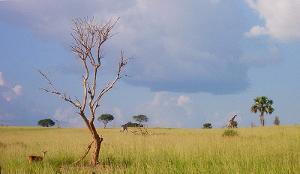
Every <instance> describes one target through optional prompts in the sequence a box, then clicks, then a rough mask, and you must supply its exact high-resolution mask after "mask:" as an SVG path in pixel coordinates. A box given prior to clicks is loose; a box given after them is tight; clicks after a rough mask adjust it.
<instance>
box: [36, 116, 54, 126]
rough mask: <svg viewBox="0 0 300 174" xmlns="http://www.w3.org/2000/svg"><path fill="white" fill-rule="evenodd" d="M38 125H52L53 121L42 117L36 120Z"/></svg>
mask: <svg viewBox="0 0 300 174" xmlns="http://www.w3.org/2000/svg"><path fill="white" fill-rule="evenodd" d="M38 125H39V126H42V127H52V126H54V125H55V122H54V121H53V120H51V119H50V118H48V119H42V120H40V121H38Z"/></svg>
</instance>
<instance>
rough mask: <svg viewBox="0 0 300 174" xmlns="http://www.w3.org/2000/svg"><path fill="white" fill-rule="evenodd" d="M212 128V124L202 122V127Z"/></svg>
mask: <svg viewBox="0 0 300 174" xmlns="http://www.w3.org/2000/svg"><path fill="white" fill-rule="evenodd" d="M211 128H212V124H211V123H204V124H203V129H211Z"/></svg>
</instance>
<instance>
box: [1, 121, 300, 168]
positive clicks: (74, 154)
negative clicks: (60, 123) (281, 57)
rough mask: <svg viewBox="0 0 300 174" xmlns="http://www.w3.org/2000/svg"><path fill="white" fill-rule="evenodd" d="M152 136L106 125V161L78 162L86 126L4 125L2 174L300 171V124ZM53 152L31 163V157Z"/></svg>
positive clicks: (162, 131)
mask: <svg viewBox="0 0 300 174" xmlns="http://www.w3.org/2000/svg"><path fill="white" fill-rule="evenodd" d="M150 131H151V133H152V135H148V136H142V135H133V134H132V133H130V132H128V133H122V132H120V129H105V130H104V129H100V130H99V132H100V133H101V134H102V135H103V137H104V141H103V143H102V149H101V154H100V155H101V156H100V158H101V165H99V166H98V167H96V168H93V167H91V166H89V161H88V160H89V156H88V157H87V159H86V161H85V163H83V164H81V165H79V166H74V165H72V162H74V161H75V160H76V159H78V158H79V157H80V156H81V155H82V153H83V152H84V150H85V148H86V146H87V145H88V144H89V142H90V137H89V136H90V135H89V133H88V132H87V130H86V129H79V128H35V127H0V166H1V167H2V174H3V173H4V174H14V173H17V174H23V173H26V174H27V173H38V174H46V173H68V174H69V173H84V174H86V173H92V172H95V173H153V174H156V173H163V174H165V173H229V174H231V173H254V174H257V173H270V174H276V173H284V174H287V173H300V126H287V127H285V126H283V127H281V126H280V127H265V128H239V129H237V131H238V134H239V135H238V136H235V137H223V136H222V133H223V132H224V129H211V130H205V129H150ZM43 150H47V151H48V153H47V155H46V158H45V159H44V161H43V162H37V163H34V164H29V163H28V161H27V156H28V155H32V154H36V155H41V151H43Z"/></svg>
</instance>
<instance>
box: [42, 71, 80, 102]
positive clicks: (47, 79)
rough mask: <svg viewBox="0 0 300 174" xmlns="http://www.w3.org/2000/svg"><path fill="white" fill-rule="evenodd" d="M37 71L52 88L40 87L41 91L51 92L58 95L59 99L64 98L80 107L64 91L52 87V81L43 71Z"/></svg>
mask: <svg viewBox="0 0 300 174" xmlns="http://www.w3.org/2000/svg"><path fill="white" fill-rule="evenodd" d="M39 73H40V74H41V75H42V77H43V78H44V79H45V80H46V81H47V82H48V84H49V86H50V87H51V88H52V89H47V88H41V89H42V90H43V91H45V92H47V93H51V94H54V95H57V96H58V97H60V98H61V99H63V100H65V101H67V102H69V103H70V104H72V105H73V106H75V107H76V108H81V105H80V103H78V102H74V101H73V99H72V98H71V97H70V96H67V95H66V94H65V93H62V92H60V91H58V90H57V89H56V88H55V87H54V85H53V83H52V81H51V80H50V79H49V78H48V76H47V75H46V74H45V73H43V72H42V71H40V70H39Z"/></svg>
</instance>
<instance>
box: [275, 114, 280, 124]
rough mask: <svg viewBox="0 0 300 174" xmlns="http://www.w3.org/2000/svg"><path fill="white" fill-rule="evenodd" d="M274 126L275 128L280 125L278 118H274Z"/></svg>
mask: <svg viewBox="0 0 300 174" xmlns="http://www.w3.org/2000/svg"><path fill="white" fill-rule="evenodd" d="M274 125H276V126H279V125H280V120H279V117H278V116H276V117H275V119H274Z"/></svg>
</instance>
